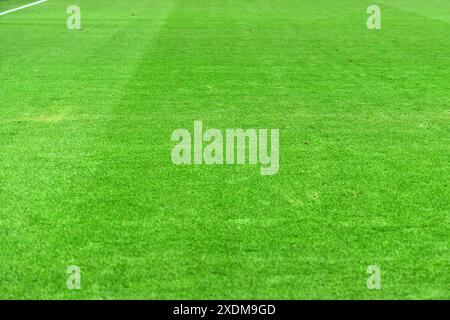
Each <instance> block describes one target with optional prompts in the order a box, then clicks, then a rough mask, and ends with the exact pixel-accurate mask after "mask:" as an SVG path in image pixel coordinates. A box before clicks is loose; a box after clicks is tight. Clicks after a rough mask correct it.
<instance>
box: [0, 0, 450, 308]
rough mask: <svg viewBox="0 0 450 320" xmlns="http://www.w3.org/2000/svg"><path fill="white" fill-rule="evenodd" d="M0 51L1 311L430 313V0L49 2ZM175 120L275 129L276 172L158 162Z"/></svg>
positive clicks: (437, 182)
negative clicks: (136, 302)
mask: <svg viewBox="0 0 450 320" xmlns="http://www.w3.org/2000/svg"><path fill="white" fill-rule="evenodd" d="M28 2H32V1H31V0H30V1H27V0H0V12H1V11H4V10H8V9H11V8H14V7H17V6H20V5H22V4H25V3H28ZM374 3H375V4H378V5H379V6H380V7H381V10H382V29H381V30H368V29H367V27H366V20H367V17H368V14H367V13H366V9H367V7H368V6H369V5H371V4H374ZM72 4H76V5H78V6H80V8H81V18H82V20H81V21H82V30H68V29H67V27H66V19H67V17H68V14H67V12H66V9H67V7H68V6H69V5H72ZM0 39H1V40H0V41H1V42H0V298H3V299H26V298H31V299H43V298H46V299H47V298H50V299H94V298H95V299H131V298H137V299H232V298H233V299H256V298H258V299H448V298H450V272H449V265H450V251H449V238H450V227H449V223H450V165H449V163H450V148H449V145H450V140H449V138H450V136H449V134H450V2H449V1H448V0H428V1H420V0H392V1H391V0H390V1H388V0H383V1H381V0H377V1H371V0H341V1H338V0H335V1H332V0H314V1H312V0H311V1H307V0H277V1H270V0H239V1H238V0H234V1H233V0H164V1H163V0H159V1H154V0H134V1H126V0H117V1H107V0H74V1H65V0H64V1H63V0H49V1H48V2H47V3H44V4H40V5H37V6H34V7H31V8H27V9H25V10H21V11H18V12H14V13H11V14H7V15H4V16H0ZM195 120H202V121H203V124H204V126H206V127H208V128H219V129H221V130H225V129H226V128H278V129H280V162H281V165H280V171H279V172H278V174H276V175H273V176H261V175H260V174H259V166H254V165H246V166H242V165H240V166H238V165H226V166H225V165H224V166H217V165H215V166H206V165H202V166H175V165H174V164H173V163H172V162H171V158H170V153H171V150H172V147H173V146H174V142H172V141H171V139H170V137H171V133H172V132H173V131H174V130H175V129H177V128H188V129H191V130H192V127H193V123H194V121H195ZM69 265H77V266H79V267H80V268H81V290H68V289H67V287H66V280H67V277H68V274H67V273H66V269H67V267H68V266H69ZM369 265H378V266H379V267H380V268H381V273H382V280H381V281H382V289H381V290H369V289H368V288H367V284H366V283H367V278H368V276H369V274H368V273H367V267H368V266H369Z"/></svg>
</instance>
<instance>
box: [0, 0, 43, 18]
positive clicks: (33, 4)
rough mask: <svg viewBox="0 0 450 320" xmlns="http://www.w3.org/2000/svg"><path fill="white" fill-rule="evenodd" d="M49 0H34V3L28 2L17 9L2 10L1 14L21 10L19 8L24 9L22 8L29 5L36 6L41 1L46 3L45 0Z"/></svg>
mask: <svg viewBox="0 0 450 320" xmlns="http://www.w3.org/2000/svg"><path fill="white" fill-rule="evenodd" d="M47 1H48V0H39V1H36V2H33V3H29V4H26V5H24V6H21V7H18V8H15V9H11V10H7V11H3V12H0V16H3V15H5V14H8V13H11V12H15V11H19V10H22V9H25V8H28V7H31V6H35V5H37V4H41V3H44V2H47Z"/></svg>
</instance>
